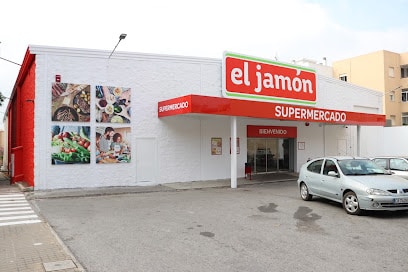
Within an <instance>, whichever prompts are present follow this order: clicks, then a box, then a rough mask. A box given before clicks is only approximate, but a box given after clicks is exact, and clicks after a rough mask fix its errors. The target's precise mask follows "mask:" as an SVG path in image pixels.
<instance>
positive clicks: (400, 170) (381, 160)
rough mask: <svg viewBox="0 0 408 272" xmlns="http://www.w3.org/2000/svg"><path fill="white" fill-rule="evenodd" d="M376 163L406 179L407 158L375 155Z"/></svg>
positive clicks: (407, 171) (407, 170)
mask: <svg viewBox="0 0 408 272" xmlns="http://www.w3.org/2000/svg"><path fill="white" fill-rule="evenodd" d="M372 160H373V161H375V163H376V164H378V165H379V166H381V167H384V169H386V170H389V171H390V172H391V174H393V175H396V176H400V177H403V178H405V179H408V158H406V157H385V156H384V157H375V158H372Z"/></svg>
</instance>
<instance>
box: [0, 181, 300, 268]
mask: <svg viewBox="0 0 408 272" xmlns="http://www.w3.org/2000/svg"><path fill="white" fill-rule="evenodd" d="M296 179H297V175H296V174H293V173H274V174H267V175H254V176H252V179H244V178H239V179H238V181H237V183H238V188H240V187H245V186H250V185H251V184H262V183H269V182H284V181H294V180H296ZM9 183H10V182H9V179H8V178H7V177H6V176H5V175H3V174H1V173H0V196H1V195H12V194H18V193H20V194H22V193H24V195H25V198H26V199H27V200H34V199H42V198H62V197H86V196H98V195H115V194H130V193H150V192H160V191H180V190H195V189H204V188H215V187H224V188H230V187H231V183H230V180H212V181H194V182H176V183H167V184H161V185H158V184H156V185H148V186H132V187H104V188H92V189H83V188H81V189H59V190H46V191H33V190H32V188H28V187H25V186H24V184H17V185H9ZM0 202H1V200H0ZM31 206H32V205H31ZM7 213H8V212H7ZM37 214H38V215H39V216H40V218H41V215H40V214H39V213H38V212H37ZM1 219H2V208H1V203H0V222H1ZM3 219H4V218H3ZM0 241H1V243H0V260H1V261H0V272H14V271H19V272H44V271H45V272H48V271H56V272H82V271H85V270H84V268H83V267H82V266H81V265H80V264H79V263H78V261H77V260H76V259H75V257H74V256H73V254H72V253H71V252H70V251H69V249H68V248H67V247H66V246H65V245H64V244H63V242H62V241H61V240H60V239H59V237H58V235H57V234H56V233H55V232H54V230H53V229H52V228H51V227H50V226H49V225H48V223H47V222H44V220H41V222H40V223H32V224H19V225H9V226H0Z"/></svg>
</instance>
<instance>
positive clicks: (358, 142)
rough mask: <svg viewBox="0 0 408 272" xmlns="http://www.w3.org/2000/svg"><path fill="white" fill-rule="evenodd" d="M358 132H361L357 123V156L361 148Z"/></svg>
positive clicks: (359, 154)
mask: <svg viewBox="0 0 408 272" xmlns="http://www.w3.org/2000/svg"><path fill="white" fill-rule="evenodd" d="M360 133H361V126H360V125H357V156H359V157H360V156H361V150H360V149H361V148H360Z"/></svg>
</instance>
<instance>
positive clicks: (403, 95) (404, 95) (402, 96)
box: [401, 89, 408, 102]
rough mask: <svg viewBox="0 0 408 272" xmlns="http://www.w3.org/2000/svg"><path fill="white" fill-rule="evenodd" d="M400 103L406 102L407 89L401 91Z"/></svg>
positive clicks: (407, 96)
mask: <svg viewBox="0 0 408 272" xmlns="http://www.w3.org/2000/svg"><path fill="white" fill-rule="evenodd" d="M401 101H402V102H408V89H402V90H401Z"/></svg>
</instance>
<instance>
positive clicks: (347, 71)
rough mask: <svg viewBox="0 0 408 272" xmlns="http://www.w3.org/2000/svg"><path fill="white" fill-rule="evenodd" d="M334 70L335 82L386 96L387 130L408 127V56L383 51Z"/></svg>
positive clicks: (345, 62) (337, 63) (338, 63)
mask: <svg viewBox="0 0 408 272" xmlns="http://www.w3.org/2000/svg"><path fill="white" fill-rule="evenodd" d="M332 66H333V76H334V77H335V78H338V79H340V80H343V81H347V82H349V83H352V84H355V85H359V86H362V87H366V88H369V89H373V90H378V91H381V92H383V93H384V95H383V105H384V113H385V115H386V119H387V126H402V125H408V52H406V53H402V54H399V53H394V52H390V51H386V50H381V51H376V52H373V53H369V54H365V55H361V56H357V57H353V58H349V59H344V60H339V61H335V62H333V63H332Z"/></svg>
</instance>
